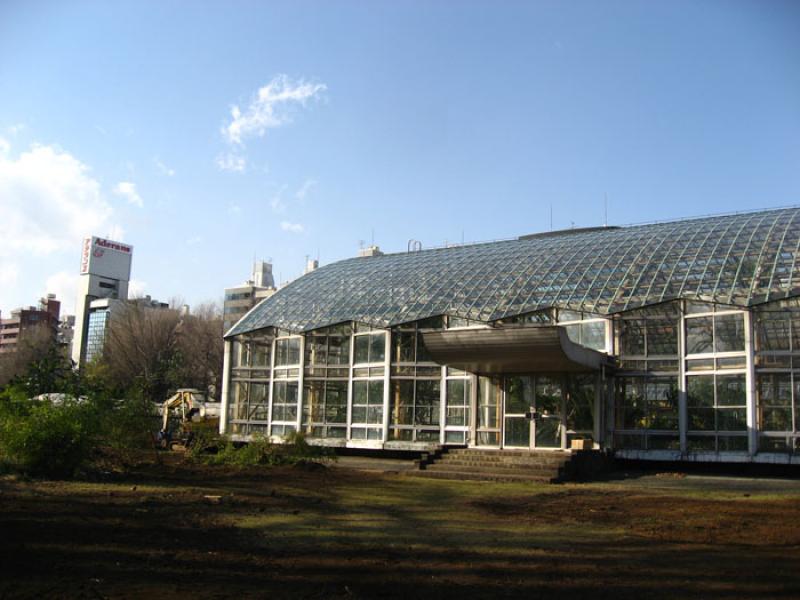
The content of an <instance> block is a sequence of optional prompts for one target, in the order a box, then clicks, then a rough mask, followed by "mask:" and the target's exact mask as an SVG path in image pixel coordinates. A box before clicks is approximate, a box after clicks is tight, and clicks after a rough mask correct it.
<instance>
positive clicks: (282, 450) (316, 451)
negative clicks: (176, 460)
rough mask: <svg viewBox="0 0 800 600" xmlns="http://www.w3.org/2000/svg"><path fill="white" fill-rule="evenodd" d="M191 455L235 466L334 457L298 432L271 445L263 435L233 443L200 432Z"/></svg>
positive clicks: (331, 452)
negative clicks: (280, 442)
mask: <svg viewBox="0 0 800 600" xmlns="http://www.w3.org/2000/svg"><path fill="white" fill-rule="evenodd" d="M191 455H192V457H194V458H195V459H197V460H200V461H202V462H205V463H207V464H216V465H234V466H239V467H248V466H259V465H262V466H263V465H272V466H275V465H292V464H297V463H303V462H321V461H327V460H335V458H336V455H335V454H334V452H333V451H332V450H331V449H329V448H324V447H320V446H312V445H310V444H309V443H308V442H307V441H306V439H305V436H304V435H303V434H301V433H294V434H291V435H289V436H287V437H286V438H285V441H284V443H282V444H273V443H272V442H270V441H269V440H268V439H267V438H265V437H263V436H253V438H252V439H251V441H249V442H247V443H237V442H232V441H231V440H230V439H228V438H226V437H224V436H221V435H219V434H216V435H200V436H197V437H195V440H194V444H193V446H192V448H191Z"/></svg>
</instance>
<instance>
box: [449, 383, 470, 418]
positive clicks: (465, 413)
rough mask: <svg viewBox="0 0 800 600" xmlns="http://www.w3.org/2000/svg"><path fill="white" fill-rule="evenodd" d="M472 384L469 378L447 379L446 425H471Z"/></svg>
mask: <svg viewBox="0 0 800 600" xmlns="http://www.w3.org/2000/svg"><path fill="white" fill-rule="evenodd" d="M470 384H471V381H470V380H469V379H449V380H447V412H446V417H445V425H446V426H448V427H466V426H468V425H469V399H470V387H471V386H470Z"/></svg>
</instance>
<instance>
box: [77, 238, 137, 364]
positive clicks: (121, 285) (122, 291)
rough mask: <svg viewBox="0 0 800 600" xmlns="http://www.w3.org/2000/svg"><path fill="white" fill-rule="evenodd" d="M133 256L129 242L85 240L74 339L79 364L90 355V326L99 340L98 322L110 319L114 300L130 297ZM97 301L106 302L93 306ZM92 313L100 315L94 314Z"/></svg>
mask: <svg viewBox="0 0 800 600" xmlns="http://www.w3.org/2000/svg"><path fill="white" fill-rule="evenodd" d="M132 259H133V246H131V245H130V244H124V243H122V242H115V241H112V240H106V239H103V238H99V237H90V238H86V239H84V240H83V245H82V250H81V263H80V278H79V281H78V297H77V301H76V303H75V326H74V330H73V340H72V360H73V362H74V363H75V364H76V365H78V366H82V365H83V364H84V363H85V362H86V361H87V360H89V358H90V357H87V350H88V348H89V336H90V325H92V326H93V327H94V329H93V330H92V331H93V335H94V339H95V340H96V339H98V338H97V336H96V332H97V327H98V324H99V323H100V322H101V321H102V322H103V323H105V321H106V320H107V319H106V317H107V314H108V310H109V307H110V305H111V303H112V301H114V300H126V299H127V298H128V282H129V281H130V278H131V261H132ZM98 300H102V301H103V302H101V303H99V304H97V305H96V306H94V308H93V307H92V305H93V303H96V301H98ZM93 313H98V316H95V317H92V316H91V315H92V314H93Z"/></svg>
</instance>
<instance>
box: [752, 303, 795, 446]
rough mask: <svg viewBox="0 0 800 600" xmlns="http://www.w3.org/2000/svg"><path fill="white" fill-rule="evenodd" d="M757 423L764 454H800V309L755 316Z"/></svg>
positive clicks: (772, 309) (774, 307) (778, 308)
mask: <svg viewBox="0 0 800 600" xmlns="http://www.w3.org/2000/svg"><path fill="white" fill-rule="evenodd" d="M755 338H756V340H755V342H756V356H755V371H756V408H757V412H756V422H757V424H758V432H759V437H758V450H759V451H760V452H780V453H790V452H794V453H800V408H799V407H800V306H798V303H797V301H791V300H790V301H784V302H777V303H773V304H767V305H765V306H763V307H761V308H760V309H759V310H757V311H756V312H755Z"/></svg>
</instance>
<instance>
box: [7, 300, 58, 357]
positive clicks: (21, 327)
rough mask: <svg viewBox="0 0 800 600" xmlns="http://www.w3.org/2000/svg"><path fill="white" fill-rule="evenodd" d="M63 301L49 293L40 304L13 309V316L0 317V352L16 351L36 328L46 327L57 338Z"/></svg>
mask: <svg viewBox="0 0 800 600" xmlns="http://www.w3.org/2000/svg"><path fill="white" fill-rule="evenodd" d="M60 312H61V302H59V301H58V300H56V295H55V294H47V297H46V298H42V299H41V300H40V301H39V306H38V307H36V306H28V307H25V308H18V309H16V310H12V311H11V317H10V318H7V319H0V353H3V352H14V351H16V349H17V347H18V345H19V343H20V341H21V340H22V339H23V338H24V337H25V335H26V334H27V333H29V332H30V331H32V330H33V329H35V328H39V327H42V328H46V330H47V331H48V332H49V333H50V334H51V335H52V336H53V339H55V338H56V334H57V332H58V318H59V314H60Z"/></svg>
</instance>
